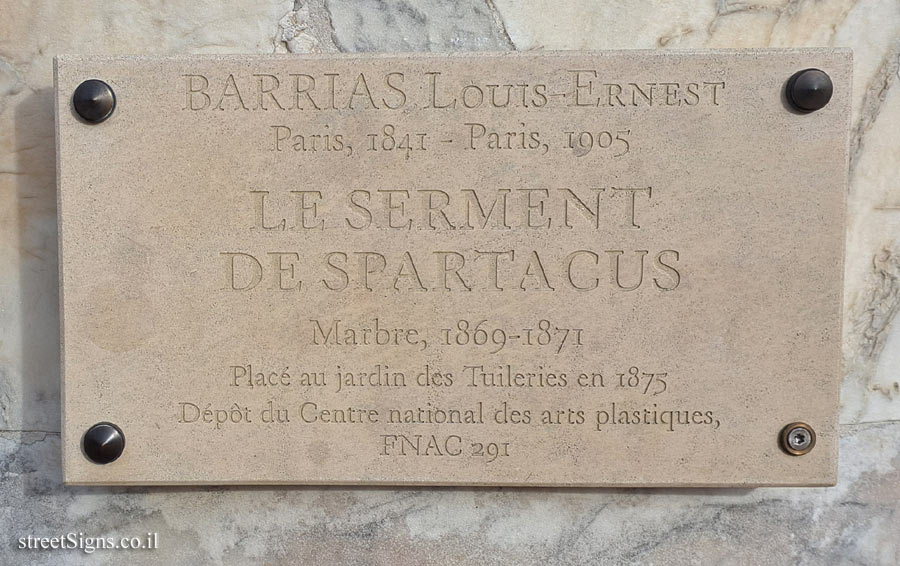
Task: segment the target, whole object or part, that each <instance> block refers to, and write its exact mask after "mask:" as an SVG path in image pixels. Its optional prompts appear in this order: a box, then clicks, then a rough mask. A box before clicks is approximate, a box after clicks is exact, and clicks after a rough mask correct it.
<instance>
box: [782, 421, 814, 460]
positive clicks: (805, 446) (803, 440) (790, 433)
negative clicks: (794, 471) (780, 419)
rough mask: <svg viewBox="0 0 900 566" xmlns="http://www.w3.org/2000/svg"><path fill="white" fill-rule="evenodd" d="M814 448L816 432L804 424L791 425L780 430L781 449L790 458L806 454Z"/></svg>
mask: <svg viewBox="0 0 900 566" xmlns="http://www.w3.org/2000/svg"><path fill="white" fill-rule="evenodd" d="M815 446H816V432H815V431H814V430H813V429H812V427H811V426H809V425H808V424H806V423H791V424H789V425H787V426H786V427H784V428H783V429H781V448H782V449H783V450H784V451H785V452H787V453H788V454H791V455H792V456H802V455H804V454H808V453H809V452H810V451H811V450H812V449H813V448H814V447H815Z"/></svg>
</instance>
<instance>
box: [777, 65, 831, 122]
mask: <svg viewBox="0 0 900 566" xmlns="http://www.w3.org/2000/svg"><path fill="white" fill-rule="evenodd" d="M833 92H834V85H833V84H832V82H831V77H829V76H828V73H826V72H825V71H820V70H819V69H804V70H802V71H798V72H796V73H794V74H793V75H792V76H791V78H789V79H788V82H787V85H785V94H786V96H787V99H788V101H789V102H790V103H791V106H793V107H794V108H795V109H796V110H798V111H800V112H804V113H808V112H815V111H816V110H821V109H822V108H824V107H825V105H826V104H828V101H829V100H831V95H832V93H833Z"/></svg>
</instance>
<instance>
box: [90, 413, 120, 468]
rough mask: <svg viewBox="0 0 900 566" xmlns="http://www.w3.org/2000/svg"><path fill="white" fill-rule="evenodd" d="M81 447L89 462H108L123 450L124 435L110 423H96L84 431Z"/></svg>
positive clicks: (113, 459)
mask: <svg viewBox="0 0 900 566" xmlns="http://www.w3.org/2000/svg"><path fill="white" fill-rule="evenodd" d="M81 447H82V450H84V455H85V456H87V458H88V460H90V461H91V462H93V463H95V464H109V463H110V462H114V461H115V460H116V459H117V458H118V457H119V456H121V455H122V452H123V451H124V450H125V435H124V434H122V429H120V428H119V427H117V426H116V425H114V424H112V423H97V424H95V425H94V426H92V427H91V428H89V429H88V430H87V432H86V433H84V438H83V439H82V440H81Z"/></svg>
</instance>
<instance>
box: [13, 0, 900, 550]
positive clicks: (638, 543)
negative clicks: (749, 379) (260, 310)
mask: <svg viewBox="0 0 900 566" xmlns="http://www.w3.org/2000/svg"><path fill="white" fill-rule="evenodd" d="M765 46H771V47H787V46H847V47H851V48H853V50H854V57H855V63H854V65H855V70H854V73H855V76H854V86H853V100H854V102H853V118H852V120H853V130H852V141H851V149H852V159H851V172H850V178H851V185H850V194H849V207H850V215H849V228H848V235H847V246H848V247H847V265H846V275H845V278H846V292H845V305H846V307H845V333H844V353H845V360H846V378H845V380H844V384H843V407H842V413H841V422H842V425H841V426H842V442H841V462H840V482H839V484H838V486H837V487H835V488H829V489H757V490H556V491H554V490H541V491H538V490H517V489H331V488H324V489H323V488H298V489H256V488H254V489H174V488H173V489H153V490H147V489H89V488H64V487H63V486H62V485H61V476H60V463H59V452H60V450H59V429H60V411H59V363H58V355H59V351H58V349H59V341H58V337H57V334H58V330H57V329H58V324H59V313H58V308H57V265H56V252H57V250H56V197H55V187H54V183H55V177H54V176H55V170H54V137H53V136H54V134H53V112H52V104H51V90H52V57H53V56H54V55H55V54H57V53H108V54H124V53H160V54H163V53H241V52H285V51H292V52H310V51H312V52H328V51H456V50H509V49H517V50H542V49H628V48H654V49H655V48H659V49H673V48H686V47H765ZM898 82H900V1H898V0H757V1H751V0H748V1H741V0H695V1H691V0H668V1H667V0H646V1H638V0H632V1H623V0H620V1H614V0H593V1H590V2H588V1H585V2H577V1H575V0H543V1H542V0H356V1H353V0H308V1H306V0H297V1H296V3H295V2H292V1H290V0H287V1H285V0H257V1H255V2H251V1H244V2H240V1H237V0H227V1H213V0H184V1H173V0H118V1H116V2H109V1H105V2H101V1H94V0H80V1H78V2H73V1H62V0H0V563H2V564H32V563H34V564H83V563H85V562H90V563H98V564H118V563H123V562H128V563H134V564H143V563H148V564H149V563H164V564H191V565H193V564H199V563H211V564H248V563H261V564H262V563H264V564H273V565H280V564H285V565H287V564H319V563H322V564H340V563H353V564H390V565H397V564H432V563H433V564H476V563H477V564H715V565H727V564H809V565H820V564H847V565H849V564H867V565H868V564H885V565H894V564H900V324H898V323H897V322H896V321H895V320H894V319H895V318H896V315H897V312H898V310H900V86H898V85H897V83H898ZM73 530H74V531H80V532H84V533H86V534H91V535H106V536H112V535H123V536H124V535H140V534H142V533H146V532H148V531H155V532H158V533H159V540H160V547H161V548H160V549H159V550H156V551H152V552H147V551H144V552H143V553H142V552H140V551H133V552H128V553H121V552H110V551H107V552H103V551H98V552H96V553H94V554H92V555H90V556H85V555H82V554H81V553H79V552H70V551H69V552H67V551H55V552H36V551H23V550H18V549H17V548H16V539H17V538H18V537H19V536H25V535H28V534H35V535H55V534H62V533H67V532H70V531H73Z"/></svg>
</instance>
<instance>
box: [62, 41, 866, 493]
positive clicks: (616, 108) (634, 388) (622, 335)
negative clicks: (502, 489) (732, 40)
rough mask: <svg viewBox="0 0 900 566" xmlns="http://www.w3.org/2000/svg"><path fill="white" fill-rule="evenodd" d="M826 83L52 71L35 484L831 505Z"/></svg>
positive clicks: (576, 75) (836, 346)
mask: <svg viewBox="0 0 900 566" xmlns="http://www.w3.org/2000/svg"><path fill="white" fill-rule="evenodd" d="M810 68H815V69H820V70H822V71H824V72H825V73H827V75H828V77H830V79H831V81H832V83H833V96H832V98H831V99H830V102H828V103H827V104H825V105H824V107H821V109H818V110H816V111H813V112H802V111H799V110H797V109H796V107H795V106H796V105H797V104H800V105H802V104H803V103H804V102H803V101H802V100H801V101H797V100H795V97H794V96H793V95H792V93H791V91H790V90H789V89H788V88H787V87H786V84H787V83H788V82H789V79H790V78H791V77H792V76H794V75H795V73H797V72H798V71H802V70H804V69H810ZM850 69H851V58H850V53H849V52H848V51H844V50H832V49H815V50H759V51H757V50H753V51H687V52H644V51H636V52H598V53H547V54H478V55H452V56H430V55H406V56H379V55H354V56H327V57H298V56H274V55H273V56H262V55H260V56H255V55H246V56H191V57H168V58H159V57H75V56H64V57H59V58H58V60H57V63H56V89H57V90H56V94H57V98H56V101H57V106H56V110H57V136H58V175H59V199H60V200H59V203H60V206H59V220H60V254H61V266H60V279H61V297H62V299H61V300H62V320H63V323H62V326H63V327H62V334H63V368H64V377H63V386H64V406H63V411H64V419H63V421H64V433H63V447H64V448H63V451H64V454H63V456H64V458H63V467H64V475H65V480H66V481H67V482H68V483H75V484H408V485H413V484H427V485H444V484H449V485H526V486H662V485H668V486H757V485H830V484H833V483H834V481H835V479H836V462H837V426H838V421H837V408H838V386H839V379H840V376H841V349H840V343H841V278H842V261H843V244H844V236H843V218H844V206H845V193H846V170H847V133H848V122H849V115H850V110H849V99H850V80H851V77H850V73H851V71H850ZM826 78H827V77H826ZM89 79H98V80H99V81H103V82H102V83H99V82H98V83H92V84H93V87H91V88H94V90H90V89H88V90H87V91H85V90H81V91H80V94H79V95H78V96H75V95H74V93H75V92H76V90H77V89H79V85H82V83H84V82H85V81H87V80H89ZM104 83H105V85H108V87H109V91H108V92H107V91H105V90H103V89H104V88H106V87H105V85H104ZM98 85H99V87H98ZM88 86H90V85H88ZM95 87H98V88H100V90H97V89H96V88H95ZM82 88H86V87H82ZM816 92H821V91H816ZM816 92H813V93H812V97H813V99H815V98H816ZM85 93H87V94H85ZM807 94H809V93H807ZM113 95H114V101H115V104H114V106H113V104H112V102H113V98H112V96H113ZM73 97H74V99H77V100H78V102H79V104H80V105H81V106H79V105H78V104H75V103H74V102H73ZM820 102H821V101H820ZM85 105H87V110H85ZM91 105H94V106H91ZM97 105H99V107H98V106H97ZM819 106H821V104H819ZM104 118H105V119H104ZM796 422H802V423H806V425H808V426H807V427H806V428H801V429H799V430H800V433H799V436H792V437H791V438H789V439H786V438H784V437H783V436H784V435H783V434H782V431H783V430H784V429H785V427H786V426H788V425H789V424H791V423H796ZM97 423H112V424H114V425H115V427H117V431H120V432H121V434H122V435H124V440H125V443H124V451H121V455H119V450H118V449H117V445H116V442H117V441H120V440H121V439H119V438H116V437H117V436H118V433H116V434H112V435H111V436H108V437H107V436H103V437H100V439H99V440H98V438H96V437H91V436H90V434H93V433H87V431H89V430H91V427H92V426H94V425H96V424H97ZM110 428H111V427H110ZM86 433H87V434H88V436H87V437H86ZM813 434H814V435H815V437H814V438H815V440H814V444H813V443H812V442H811V440H812V435H813ZM791 446H793V448H794V449H792V448H791ZM118 447H120V446H118ZM810 447H811V449H809V448H810ZM790 451H794V452H800V455H797V454H791V453H789V452H790ZM804 452H805V453H804ZM98 453H99V454H100V456H99V457H98V456H97V454H98ZM106 460H112V461H111V462H109V463H106V464H100V463H97V462H98V461H106Z"/></svg>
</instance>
